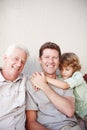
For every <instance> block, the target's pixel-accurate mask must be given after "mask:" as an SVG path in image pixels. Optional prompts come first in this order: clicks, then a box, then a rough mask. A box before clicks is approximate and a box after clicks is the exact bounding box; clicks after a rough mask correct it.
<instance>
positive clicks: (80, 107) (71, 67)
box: [47, 53, 87, 130]
mask: <svg viewBox="0 0 87 130" xmlns="http://www.w3.org/2000/svg"><path fill="white" fill-rule="evenodd" d="M59 68H60V74H61V77H62V78H63V79H64V81H65V82H63V81H60V80H58V79H51V78H48V77H47V82H48V83H50V84H53V85H55V86H56V87H59V88H62V89H67V88H69V87H70V88H73V92H74V95H75V100H76V114H77V117H78V120H79V119H80V118H81V120H83V121H84V124H85V128H86V130H87V84H86V82H85V80H84V78H83V75H82V73H81V72H80V70H81V65H80V61H79V58H78V56H77V55H76V54H75V53H64V54H63V55H62V56H61V59H60V66H59Z"/></svg>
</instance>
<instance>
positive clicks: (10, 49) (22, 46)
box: [5, 44, 29, 58]
mask: <svg viewBox="0 0 87 130" xmlns="http://www.w3.org/2000/svg"><path fill="white" fill-rule="evenodd" d="M17 48H19V49H22V50H23V51H24V52H25V53H26V54H27V58H28V57H29V50H28V49H27V48H26V47H25V46H24V45H23V44H12V45H10V46H9V47H8V48H7V50H6V51H5V55H6V56H10V55H11V54H12V52H13V51H14V49H17Z"/></svg>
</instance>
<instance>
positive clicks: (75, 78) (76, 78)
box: [64, 72, 83, 88]
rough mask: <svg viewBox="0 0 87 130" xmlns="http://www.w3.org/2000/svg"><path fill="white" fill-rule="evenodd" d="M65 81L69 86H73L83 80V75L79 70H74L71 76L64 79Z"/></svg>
mask: <svg viewBox="0 0 87 130" xmlns="http://www.w3.org/2000/svg"><path fill="white" fill-rule="evenodd" d="M64 81H65V82H67V83H68V84H69V86H70V88H74V87H76V86H79V85H80V84H82V82H83V76H82V73H81V72H75V73H74V74H73V75H72V77H70V78H68V79H65V80H64Z"/></svg>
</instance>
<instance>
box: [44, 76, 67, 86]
mask: <svg viewBox="0 0 87 130" xmlns="http://www.w3.org/2000/svg"><path fill="white" fill-rule="evenodd" d="M46 80H47V82H48V83H50V84H52V85H54V86H56V87H58V88H62V89H67V88H69V84H68V83H67V82H65V81H61V80H59V79H53V78H49V77H46Z"/></svg>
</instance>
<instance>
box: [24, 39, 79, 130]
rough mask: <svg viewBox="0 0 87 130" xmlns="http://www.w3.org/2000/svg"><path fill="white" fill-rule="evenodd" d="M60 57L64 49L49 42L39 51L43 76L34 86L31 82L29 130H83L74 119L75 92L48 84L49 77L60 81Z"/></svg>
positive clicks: (38, 76)
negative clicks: (58, 74) (61, 49)
mask: <svg viewBox="0 0 87 130" xmlns="http://www.w3.org/2000/svg"><path fill="white" fill-rule="evenodd" d="M60 57H61V51H60V47H59V46H58V45H57V44H55V43H52V42H47V43H45V44H43V45H42V46H41V48H40V50H39V60H40V64H41V67H42V70H43V73H38V72H36V73H35V74H33V76H32V77H31V82H32V84H33V87H32V84H31V83H29V82H28V85H29V93H28V94H29V97H30V98H29V101H28V102H27V103H28V104H27V111H26V116H27V125H26V126H27V130H81V129H80V127H79V126H78V125H77V120H76V118H75V117H74V111H75V108H74V107H75V105H74V103H75V100H74V95H73V90H71V89H68V90H63V89H59V88H56V87H55V86H53V85H51V84H49V83H47V82H46V78H45V76H48V77H50V78H57V76H56V71H57V69H58V66H59V61H60ZM35 86H36V88H38V89H39V90H37V91H36V89H35V88H34V87H35Z"/></svg>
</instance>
